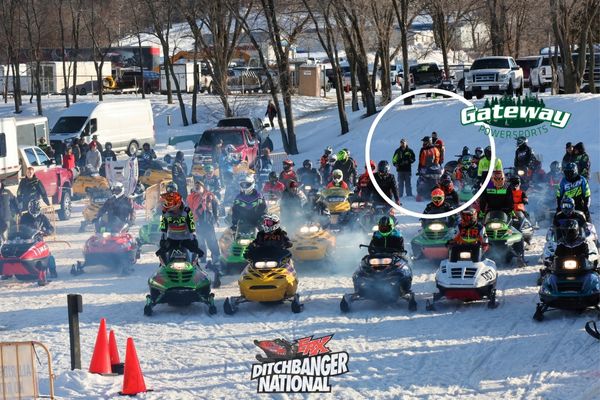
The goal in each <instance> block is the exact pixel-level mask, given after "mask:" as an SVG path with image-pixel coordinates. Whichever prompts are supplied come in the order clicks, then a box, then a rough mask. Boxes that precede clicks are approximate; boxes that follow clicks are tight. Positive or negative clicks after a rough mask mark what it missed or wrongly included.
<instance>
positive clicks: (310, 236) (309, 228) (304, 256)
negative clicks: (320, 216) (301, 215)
mask: <svg viewBox="0 0 600 400" xmlns="http://www.w3.org/2000/svg"><path fill="white" fill-rule="evenodd" d="M292 243H294V247H292V249H291V250H292V254H293V256H294V259H295V260H296V261H320V260H323V259H324V258H325V257H327V256H328V255H329V254H330V252H331V251H332V249H334V248H335V236H333V235H332V234H331V233H330V232H328V231H326V230H324V229H323V228H322V227H321V226H319V224H316V223H312V224H306V225H303V226H302V227H300V229H299V230H298V231H297V232H296V234H295V235H294V237H293V239H292Z"/></svg>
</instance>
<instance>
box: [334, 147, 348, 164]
mask: <svg viewBox="0 0 600 400" xmlns="http://www.w3.org/2000/svg"><path fill="white" fill-rule="evenodd" d="M337 159H338V160H339V161H346V160H347V159H348V152H347V151H346V150H340V151H338V153H337Z"/></svg>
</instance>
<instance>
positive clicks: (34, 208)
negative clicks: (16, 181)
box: [27, 200, 42, 218]
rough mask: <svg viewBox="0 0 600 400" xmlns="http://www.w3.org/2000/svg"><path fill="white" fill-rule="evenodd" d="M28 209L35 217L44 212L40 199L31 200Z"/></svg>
mask: <svg viewBox="0 0 600 400" xmlns="http://www.w3.org/2000/svg"><path fill="white" fill-rule="evenodd" d="M27 210H28V211H29V214H31V216H33V217H34V218H35V217H37V216H38V215H40V213H41V212H42V207H40V202H39V201H38V200H32V201H30V202H29V206H28V207H27Z"/></svg>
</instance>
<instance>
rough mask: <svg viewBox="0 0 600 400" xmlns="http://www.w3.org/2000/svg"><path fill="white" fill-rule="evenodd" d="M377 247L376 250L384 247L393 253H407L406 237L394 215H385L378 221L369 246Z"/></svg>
mask: <svg viewBox="0 0 600 400" xmlns="http://www.w3.org/2000/svg"><path fill="white" fill-rule="evenodd" d="M371 246H372V247H376V248H377V249H374V252H379V251H381V250H383V249H386V250H390V251H391V252H393V253H401V254H405V253H406V250H404V238H403V237H402V234H401V233H400V231H399V230H398V229H396V222H395V221H394V218H393V217H390V216H383V217H381V218H380V219H379V222H378V223H377V231H375V232H374V233H373V237H372V238H371V243H369V247H371Z"/></svg>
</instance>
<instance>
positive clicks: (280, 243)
mask: <svg viewBox="0 0 600 400" xmlns="http://www.w3.org/2000/svg"><path fill="white" fill-rule="evenodd" d="M262 247H278V248H282V249H289V248H290V247H292V241H291V240H290V239H289V238H288V235H287V233H286V231H284V230H283V229H281V224H280V221H279V217H278V216H277V215H275V214H265V215H263V216H262V218H261V223H260V228H259V231H258V233H257V234H256V239H254V241H253V242H252V243H250V245H249V246H248V249H247V250H246V251H247V252H249V253H251V252H252V251H254V250H255V249H258V248H262Z"/></svg>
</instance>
